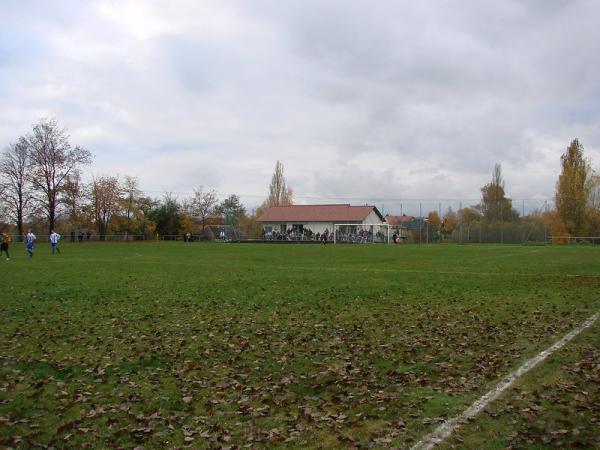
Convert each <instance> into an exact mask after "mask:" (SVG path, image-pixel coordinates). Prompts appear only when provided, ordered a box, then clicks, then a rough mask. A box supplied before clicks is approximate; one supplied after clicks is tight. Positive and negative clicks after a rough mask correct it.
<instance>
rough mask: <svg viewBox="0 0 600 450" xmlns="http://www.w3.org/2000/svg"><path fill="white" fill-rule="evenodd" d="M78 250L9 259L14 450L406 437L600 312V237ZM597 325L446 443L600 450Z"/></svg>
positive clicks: (4, 424) (385, 441)
mask: <svg viewBox="0 0 600 450" xmlns="http://www.w3.org/2000/svg"><path fill="white" fill-rule="evenodd" d="M62 247H63V248H62V250H63V253H62V254H61V255H56V256H51V255H50V247H49V245H38V246H37V248H36V255H35V257H34V258H33V259H32V260H29V259H28V258H26V256H25V250H24V248H23V246H19V245H13V246H12V249H11V250H12V255H11V256H12V259H11V261H8V262H5V261H0V266H1V267H2V289H1V290H0V317H1V320H2V327H1V330H0V446H4V447H14V448H20V447H33V446H54V447H56V448H63V447H65V448H74V447H93V448H106V447H123V448H135V447H143V448H163V447H178V446H179V447H184V446H190V447H193V448H215V447H224V448H228V447H230V448H244V447H246V448H259V447H262V448H267V447H268V448H278V447H282V448H283V447H288V448H352V447H356V448H365V447H371V448H389V447H399V448H406V447H409V446H410V445H411V444H413V443H414V442H416V441H418V440H419V439H420V438H421V437H422V436H423V435H425V434H427V433H428V432H430V431H432V430H433V429H434V428H435V427H436V426H437V425H438V424H439V423H440V422H441V421H442V420H444V419H446V418H449V417H452V416H454V415H456V414H458V413H460V412H461V411H463V410H464V409H465V408H466V407H468V406H469V405H470V404H471V403H472V402H473V401H474V400H475V399H477V398H478V397H479V396H481V395H482V394H483V393H485V392H486V391H487V390H488V389H489V388H490V387H491V386H492V385H493V384H494V383H495V382H496V381H497V380H498V379H499V378H501V377H502V376H503V375H506V374H507V373H509V372H510V371H511V370H513V369H514V368H516V367H518V366H519V365H520V363H522V362H523V361H525V360H526V359H527V358H529V357H531V356H533V355H535V354H537V353H539V352H540V351H541V350H543V349H544V348H546V347H547V346H549V345H550V344H551V343H553V342H554V341H556V340H558V339H559V338H560V337H562V336H563V335H564V334H566V333H567V332H568V331H570V330H571V329H573V328H574V327H575V326H577V325H579V324H580V323H582V322H583V321H584V320H585V319H586V318H587V317H589V316H591V315H592V314H593V313H595V312H596V311H598V310H600V248H597V247H596V248H594V247H586V246H579V247H575V246H512V245H503V246H500V245H482V246H475V245H468V246H450V245H431V246H426V245H423V246H416V245H415V246H375V245H355V246H333V245H328V246H321V245H250V244H199V243H191V244H184V243H181V242H177V243H142V244H133V243H132V244H108V243H104V244H103V243H97V244H65V245H63V246H62ZM599 330H600V326H599V325H598V324H596V325H594V326H593V327H592V328H590V329H588V330H586V331H585V332H583V333H582V334H581V335H580V336H579V337H577V338H576V339H575V340H573V341H572V342H571V343H570V344H569V345H567V346H566V347H565V348H564V349H563V350H561V351H560V352H559V353H557V354H555V355H553V356H552V357H551V358H550V360H548V361H547V362H546V363H544V364H543V365H542V366H540V367H538V368H536V369H535V370H534V371H532V372H531V373H529V374H527V375H526V376H525V377H524V378H523V379H521V380H520V381H519V383H518V384H517V385H516V386H515V387H514V388H513V389H512V390H511V391H510V392H508V393H507V394H505V395H504V396H503V397H502V398H501V399H500V400H498V401H497V402H496V403H494V404H492V405H491V406H490V408H488V410H487V411H486V412H485V413H484V414H482V416H481V417H479V418H478V419H477V420H475V421H474V422H472V423H470V424H467V425H466V426H465V427H464V428H461V429H460V430H459V432H458V433H457V434H456V435H454V436H453V437H452V438H450V439H448V441H447V442H446V443H445V444H444V446H445V447H446V448H450V447H457V448H464V447H472V448H482V447H483V448H505V447H507V446H511V445H512V446H519V447H531V448H539V447H542V446H544V445H559V446H567V447H569V446H573V447H576V446H580V447H588V448H589V447H594V446H599V445H600V442H599V441H598V438H597V437H598V436H600V369H599V367H600V356H599V354H600V337H599Z"/></svg>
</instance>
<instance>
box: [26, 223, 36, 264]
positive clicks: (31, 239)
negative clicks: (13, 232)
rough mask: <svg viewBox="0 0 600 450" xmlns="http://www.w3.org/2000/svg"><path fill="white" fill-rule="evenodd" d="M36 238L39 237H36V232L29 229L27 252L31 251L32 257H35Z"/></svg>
mask: <svg viewBox="0 0 600 450" xmlns="http://www.w3.org/2000/svg"><path fill="white" fill-rule="evenodd" d="M36 239H37V238H36V237H35V234H33V231H31V229H29V231H28V232H27V235H26V236H25V245H26V246H27V253H29V257H30V258H33V244H34V242H35V240H36Z"/></svg>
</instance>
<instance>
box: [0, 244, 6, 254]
mask: <svg viewBox="0 0 600 450" xmlns="http://www.w3.org/2000/svg"><path fill="white" fill-rule="evenodd" d="M7 251H8V243H6V242H3V243H2V244H0V252H7Z"/></svg>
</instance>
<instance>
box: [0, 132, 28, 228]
mask: <svg viewBox="0 0 600 450" xmlns="http://www.w3.org/2000/svg"><path fill="white" fill-rule="evenodd" d="M28 169H29V158H28V155H27V142H26V141H25V139H23V138H21V139H20V140H19V141H18V142H17V143H16V144H10V145H9V146H8V148H7V149H6V150H4V153H2V157H1V159H0V177H1V178H0V190H2V198H3V200H4V203H5V205H6V209H7V213H8V215H9V217H10V218H11V220H12V221H13V222H14V223H15V224H16V226H17V233H18V234H19V236H22V235H23V231H24V230H23V222H24V219H25V213H26V210H27V206H28V205H29V202H30V200H31V189H30V184H29V183H28V180H27V171H28Z"/></svg>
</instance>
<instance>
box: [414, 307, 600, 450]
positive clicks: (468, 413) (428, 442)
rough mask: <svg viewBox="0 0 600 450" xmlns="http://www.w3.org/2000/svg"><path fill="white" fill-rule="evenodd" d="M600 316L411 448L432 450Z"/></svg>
mask: <svg viewBox="0 0 600 450" xmlns="http://www.w3.org/2000/svg"><path fill="white" fill-rule="evenodd" d="M599 317H600V312H597V313H596V314H594V315H592V316H591V317H590V318H588V319H587V320H586V321H585V322H583V324H581V325H580V326H578V327H577V328H575V329H574V330H573V331H571V332H570V333H569V334H567V335H566V336H564V337H563V338H562V339H561V340H559V341H558V342H556V343H555V344H553V345H551V346H550V347H548V348H547V349H546V350H544V351H543V352H541V353H540V354H538V355H537V356H534V357H533V358H531V359H529V360H527V361H525V363H523V365H522V366H521V367H519V368H518V369H517V370H515V371H514V372H512V373H510V374H508V375H507V376H506V377H504V378H503V379H502V380H501V381H500V382H499V383H498V384H497V385H496V387H495V388H494V389H492V390H491V391H489V392H488V393H487V394H485V395H484V396H483V397H481V398H479V400H476V401H475V403H473V404H472V405H471V406H469V408H468V409H466V410H465V411H464V412H463V413H462V414H460V415H459V416H456V417H454V418H452V419H448V420H446V421H445V422H444V423H442V424H441V425H440V426H439V427H438V428H437V429H436V430H435V431H433V432H432V433H430V434H428V435H426V436H424V437H423V438H422V439H421V440H420V441H419V442H417V443H416V444H415V445H413V446H412V447H411V450H430V449H432V448H433V447H435V446H436V445H438V444H440V443H441V442H442V441H443V440H444V439H446V438H447V437H449V436H450V435H451V434H452V433H453V432H454V431H456V430H457V429H458V428H459V427H460V425H461V424H463V423H464V422H465V421H467V420H469V419H472V418H474V417H475V416H476V415H477V414H479V413H480V412H481V411H482V410H483V409H484V408H485V407H486V406H487V405H488V404H489V403H491V402H493V401H494V400H496V399H497V398H498V397H500V395H501V394H502V393H503V392H504V391H505V390H506V389H508V388H509V387H510V386H511V385H512V384H513V383H514V382H515V381H516V380H517V379H518V378H520V377H521V376H523V375H524V374H526V373H527V372H529V371H530V370H531V369H533V368H534V367H535V366H537V365H538V364H539V363H541V362H542V361H544V360H545V359H546V358H547V357H548V356H550V355H551V354H552V353H554V352H556V351H557V350H560V349H561V348H562V347H564V346H565V344H566V343H567V342H569V341H570V340H571V339H573V338H574V337H575V336H577V335H578V334H579V333H581V332H582V331H583V330H585V329H586V328H588V327H590V326H592V325H593V324H594V322H596V320H597V319H598V318H599Z"/></svg>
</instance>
